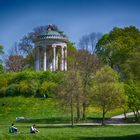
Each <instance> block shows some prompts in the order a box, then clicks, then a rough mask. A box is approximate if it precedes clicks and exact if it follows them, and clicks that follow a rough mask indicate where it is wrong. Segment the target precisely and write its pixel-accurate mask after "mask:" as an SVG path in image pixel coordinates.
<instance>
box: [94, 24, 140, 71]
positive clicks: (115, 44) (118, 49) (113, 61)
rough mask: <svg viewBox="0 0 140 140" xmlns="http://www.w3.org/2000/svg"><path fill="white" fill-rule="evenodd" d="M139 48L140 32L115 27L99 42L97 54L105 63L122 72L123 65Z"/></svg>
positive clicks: (134, 29) (130, 28) (131, 28)
mask: <svg viewBox="0 0 140 140" xmlns="http://www.w3.org/2000/svg"><path fill="white" fill-rule="evenodd" d="M138 46H140V31H139V30H138V29H137V28H136V27H134V26H130V27H125V28H117V27H115V28H114V29H113V30H112V31H111V32H110V33H108V34H105V35H103V37H102V38H101V39H100V40H99V41H98V43H97V45H96V53H97V55H98V56H100V58H101V60H102V61H103V62H104V63H106V64H108V65H109V66H111V67H112V68H115V69H116V70H118V71H121V65H122V64H124V63H125V62H126V60H127V59H128V58H129V56H130V55H131V54H132V53H133V51H134V49H135V48H137V47H138Z"/></svg>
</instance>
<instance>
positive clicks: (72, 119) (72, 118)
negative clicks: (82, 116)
mask: <svg viewBox="0 0 140 140" xmlns="http://www.w3.org/2000/svg"><path fill="white" fill-rule="evenodd" d="M70 106H71V126H72V127H73V126H74V116H73V96H72V97H71V104H70Z"/></svg>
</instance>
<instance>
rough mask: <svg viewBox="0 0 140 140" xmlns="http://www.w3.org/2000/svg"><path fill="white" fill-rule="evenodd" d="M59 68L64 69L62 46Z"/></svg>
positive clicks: (62, 47)
mask: <svg viewBox="0 0 140 140" xmlns="http://www.w3.org/2000/svg"><path fill="white" fill-rule="evenodd" d="M60 70H61V71H63V70H64V46H61V64H60Z"/></svg>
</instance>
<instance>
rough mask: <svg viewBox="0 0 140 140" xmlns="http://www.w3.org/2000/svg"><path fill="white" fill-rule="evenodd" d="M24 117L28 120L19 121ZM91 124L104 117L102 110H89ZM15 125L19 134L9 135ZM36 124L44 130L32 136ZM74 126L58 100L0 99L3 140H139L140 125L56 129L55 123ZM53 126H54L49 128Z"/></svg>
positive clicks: (88, 115)
mask: <svg viewBox="0 0 140 140" xmlns="http://www.w3.org/2000/svg"><path fill="white" fill-rule="evenodd" d="M120 113H121V110H120V109H117V110H115V111H113V112H110V113H108V116H107V117H111V116H112V115H114V114H115V115H118V114H120ZM17 116H24V117H25V118H26V119H25V120H24V121H16V120H15V118H16V117H17ZM87 118H88V120H87V121H94V118H98V119H99V118H101V111H100V110H99V109H98V108H93V107H89V108H88V110H87ZM12 122H14V123H15V125H16V126H17V127H18V129H19V131H20V133H19V134H9V133H8V128H9V125H10V124H11V123H12ZM33 123H35V124H37V127H38V129H39V131H40V133H37V134H30V133H29V128H30V126H31V125H32V124H33ZM53 123H54V124H55V123H70V115H69V113H68V112H67V111H65V110H64V111H63V110H62V109H61V108H60V107H59V106H58V105H57V104H56V101H55V99H51V98H50V99H46V100H43V99H39V98H24V97H7V98H0V140H118V139H120V140H139V139H140V131H139V130H140V126H93V127H74V128H71V127H58V128H56V127H54V126H53V125H51V124H53ZM49 124H50V125H49Z"/></svg>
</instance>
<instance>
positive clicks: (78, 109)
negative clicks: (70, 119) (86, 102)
mask: <svg viewBox="0 0 140 140" xmlns="http://www.w3.org/2000/svg"><path fill="white" fill-rule="evenodd" d="M80 116H81V115H80V104H79V101H77V121H80Z"/></svg>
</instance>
